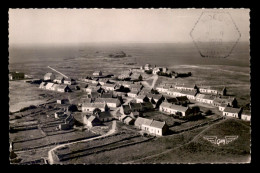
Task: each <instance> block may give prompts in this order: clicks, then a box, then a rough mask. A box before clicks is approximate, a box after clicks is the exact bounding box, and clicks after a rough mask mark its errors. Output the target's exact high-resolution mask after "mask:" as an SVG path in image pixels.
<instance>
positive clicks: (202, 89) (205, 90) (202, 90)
mask: <svg viewBox="0 0 260 173" xmlns="http://www.w3.org/2000/svg"><path fill="white" fill-rule="evenodd" d="M199 92H200V93H205V94H214V95H217V94H218V90H217V89H215V88H213V87H211V86H201V87H199Z"/></svg>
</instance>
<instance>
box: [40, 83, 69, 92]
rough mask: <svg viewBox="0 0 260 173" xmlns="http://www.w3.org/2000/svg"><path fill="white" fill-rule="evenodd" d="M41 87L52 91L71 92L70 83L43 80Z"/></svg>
mask: <svg viewBox="0 0 260 173" xmlns="http://www.w3.org/2000/svg"><path fill="white" fill-rule="evenodd" d="M39 88H41V89H46V90H50V91H58V92H71V89H70V87H69V86H68V85H65V84H56V83H53V82H42V83H41V84H40V86H39Z"/></svg>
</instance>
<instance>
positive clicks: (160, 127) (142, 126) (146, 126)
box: [9, 64, 251, 163]
mask: <svg viewBox="0 0 260 173" xmlns="http://www.w3.org/2000/svg"><path fill="white" fill-rule="evenodd" d="M49 68H51V67H49ZM51 69H52V68H51ZM52 70H53V71H55V73H54V72H48V73H46V74H45V75H44V76H43V79H36V80H33V79H30V78H27V79H29V80H27V81H25V82H28V83H31V84H32V85H35V84H36V85H38V89H39V90H42V91H44V92H47V93H58V94H59V98H57V99H56V100H55V101H53V102H49V103H46V104H41V105H37V106H31V107H28V109H27V110H25V111H31V110H30V109H32V110H35V109H36V110H38V113H37V111H32V112H30V113H29V114H30V117H32V116H35V117H39V119H40V120H39V119H38V120H36V119H33V120H26V121H27V122H22V123H21V124H18V125H17V124H16V125H10V133H11V136H12V133H17V132H19V131H25V132H26V131H27V130H30V129H34V130H36V129H39V128H40V130H42V131H43V133H44V135H45V136H48V134H49V133H50V134H51V133H53V134H54V133H57V134H59V136H60V137H62V136H64V137H63V140H60V141H56V140H55V139H53V141H52V142H48V144H46V145H43V146H41V145H39V148H41V147H43V148H44V147H47V149H49V148H48V146H51V145H57V144H60V145H62V146H59V145H58V146H59V147H58V148H55V149H52V150H51V152H48V157H46V158H45V159H43V160H44V163H53V162H54V160H55V159H54V157H55V158H56V161H57V162H61V161H63V160H66V157H67V156H66V155H70V154H71V153H70V150H69V149H67V150H66V149H65V150H66V152H65V151H63V150H61V149H62V147H65V144H66V143H68V144H69V143H70V142H71V144H72V145H71V147H72V146H73V145H78V143H77V141H80V140H84V139H85V140H86V139H87V140H89V139H91V138H93V139H94V138H95V137H96V136H100V137H105V136H106V135H107V136H109V135H110V134H112V133H114V131H115V130H116V129H117V131H118V129H123V130H122V132H121V133H126V134H129V135H133V134H135V135H136V134H138V138H137V139H138V141H137V142H140V141H146V140H152V139H154V138H160V137H161V138H163V137H164V136H169V135H174V134H178V133H180V132H183V131H189V130H191V129H194V128H197V127H200V126H203V125H204V124H207V123H209V122H210V123H214V122H217V121H219V120H221V119H225V118H231V119H232V118H235V119H242V120H244V121H250V120H251V113H250V111H249V110H243V108H240V107H239V104H238V101H237V99H236V98H235V97H234V96H230V95H228V89H227V88H226V87H223V88H222V90H219V89H216V88H214V86H205V85H198V84H195V83H194V84H193V85H190V84H184V83H182V84H181V83H176V82H174V80H175V79H176V78H185V80H189V76H191V75H192V73H191V72H187V73H177V72H174V71H171V70H169V69H168V68H167V67H156V66H152V65H150V64H145V65H144V66H141V67H140V68H129V69H128V70H124V71H122V72H121V73H120V75H113V74H108V75H107V74H104V73H103V72H102V71H101V70H97V71H94V72H93V74H92V75H91V76H86V77H85V78H80V79H73V78H70V77H67V76H66V75H64V74H62V73H60V72H58V71H56V70H55V69H52ZM159 77H162V79H165V78H167V79H170V81H171V82H169V80H165V81H164V80H161V81H162V82H160V83H158V82H157V80H158V78H159ZM25 78H26V77H25V75H24V74H23V73H19V72H11V73H10V74H9V80H20V79H25ZM72 95H73V96H75V95H77V97H74V98H73V99H72V97H71V96H72ZM44 109H48V110H49V111H48V113H41V111H44ZM12 114H13V115H15V113H12ZM36 114H37V115H36ZM20 118H21V117H20ZM14 119H15V118H13V119H12V120H14ZM10 120H11V119H10ZM39 122H40V124H39ZM115 122H116V123H117V124H118V123H119V124H121V125H120V128H118V127H115V125H114V123H115ZM40 126H41V127H40ZM113 127H114V129H113ZM79 128H80V131H76V132H75V131H74V130H75V129H77V130H78V129H79ZM84 129H87V132H88V133H84V132H85V131H84ZM109 129H111V130H112V132H111V130H110V131H109ZM72 131H73V133H72V134H71V135H70V137H69V138H67V141H66V135H67V134H68V133H67V132H72ZM130 131H131V132H130ZM76 133H77V134H76ZM79 133H80V136H81V137H80V138H78V135H79ZM46 134H47V135H46ZM73 134H75V136H77V137H75V138H74V137H73V136H72V135H73ZM38 138H43V137H38ZM38 138H35V139H30V140H29V141H33V140H37V139H38ZM98 138H99V137H98ZM146 138H147V139H146ZM13 139H15V138H13ZM64 139H65V140H64ZM69 139H71V140H69ZM102 139H103V138H102ZM94 140H95V139H94ZM98 140H99V139H98ZM139 140H140V141H139ZM75 142H76V144H75ZM86 142H87V141H86ZM16 143H17V141H15V140H13V141H10V148H11V151H13V152H15V151H16V152H18V153H19V152H21V153H22V152H23V151H26V150H32V149H35V148H34V146H33V145H34V144H33V143H31V144H30V146H31V147H28V148H26V149H23V148H21V146H19V145H16ZM18 143H19V141H18ZM134 144H135V143H134ZM23 145H24V144H23ZM23 145H22V146H23ZM63 145H64V146H63ZM16 147H18V149H17V148H16ZM74 150H75V149H74ZM77 150H79V149H77ZM60 152H61V153H60ZM64 152H65V153H64ZM62 155H64V156H66V157H65V158H63V157H62ZM74 157H77V155H75V154H74V155H73V156H71V157H68V158H67V159H71V158H74ZM16 159H17V158H16ZM14 160H15V159H14ZM36 160H37V159H36ZM14 162H15V161H14ZM34 162H35V161H34ZM27 163H28V162H27Z"/></svg>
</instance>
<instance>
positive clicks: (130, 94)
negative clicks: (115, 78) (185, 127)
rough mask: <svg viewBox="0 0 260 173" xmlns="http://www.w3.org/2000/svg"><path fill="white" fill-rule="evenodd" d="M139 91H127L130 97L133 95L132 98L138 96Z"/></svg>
mask: <svg viewBox="0 0 260 173" xmlns="http://www.w3.org/2000/svg"><path fill="white" fill-rule="evenodd" d="M138 93H139V91H130V92H128V93H127V95H128V97H132V98H135V97H137V95H138Z"/></svg>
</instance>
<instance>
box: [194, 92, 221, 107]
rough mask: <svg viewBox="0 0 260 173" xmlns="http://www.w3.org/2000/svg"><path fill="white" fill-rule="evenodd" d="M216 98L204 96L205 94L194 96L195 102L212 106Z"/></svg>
mask: <svg viewBox="0 0 260 173" xmlns="http://www.w3.org/2000/svg"><path fill="white" fill-rule="evenodd" d="M215 98H216V97H215V96H212V95H206V94H197V95H196V101H198V102H201V103H207V104H212V105H213V101H214V99H215Z"/></svg>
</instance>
